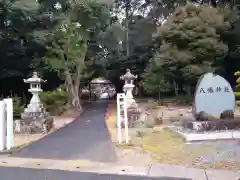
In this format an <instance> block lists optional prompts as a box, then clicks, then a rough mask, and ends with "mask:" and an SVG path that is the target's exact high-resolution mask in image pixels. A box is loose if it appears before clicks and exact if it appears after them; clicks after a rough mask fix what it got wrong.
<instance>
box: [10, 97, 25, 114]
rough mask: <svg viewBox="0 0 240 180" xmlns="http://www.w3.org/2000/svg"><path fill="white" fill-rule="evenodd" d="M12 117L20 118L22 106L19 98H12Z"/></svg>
mask: <svg viewBox="0 0 240 180" xmlns="http://www.w3.org/2000/svg"><path fill="white" fill-rule="evenodd" d="M12 99H13V117H14V118H20V117H21V113H22V112H23V111H24V104H23V101H22V99H21V98H20V97H18V96H13V97H12Z"/></svg>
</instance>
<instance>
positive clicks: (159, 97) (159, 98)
mask: <svg viewBox="0 0 240 180" xmlns="http://www.w3.org/2000/svg"><path fill="white" fill-rule="evenodd" d="M158 104H159V105H161V91H160V90H158Z"/></svg>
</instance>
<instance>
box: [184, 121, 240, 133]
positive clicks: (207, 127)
mask: <svg viewBox="0 0 240 180" xmlns="http://www.w3.org/2000/svg"><path fill="white" fill-rule="evenodd" d="M184 128H186V129H190V130H193V131H196V132H204V131H216V130H236V129H240V119H215V120H211V121H192V122H186V123H185V124H184Z"/></svg>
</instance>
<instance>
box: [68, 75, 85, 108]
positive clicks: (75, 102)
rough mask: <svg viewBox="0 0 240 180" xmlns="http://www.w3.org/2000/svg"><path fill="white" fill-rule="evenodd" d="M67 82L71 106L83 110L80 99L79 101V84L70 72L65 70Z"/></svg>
mask: <svg viewBox="0 0 240 180" xmlns="http://www.w3.org/2000/svg"><path fill="white" fill-rule="evenodd" d="M64 74H65V81H66V85H67V88H68V91H69V94H70V96H69V98H70V99H69V101H70V103H71V105H72V106H73V107H75V108H78V109H79V110H82V107H81V103H80V99H79V84H78V83H77V84H76V83H74V82H73V79H72V76H71V74H70V72H69V71H68V70H65V72H64Z"/></svg>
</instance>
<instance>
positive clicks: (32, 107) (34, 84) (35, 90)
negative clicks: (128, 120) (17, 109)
mask: <svg viewBox="0 0 240 180" xmlns="http://www.w3.org/2000/svg"><path fill="white" fill-rule="evenodd" d="M24 82H25V83H28V84H30V89H28V91H29V92H30V93H32V98H31V100H30V102H29V104H28V106H27V108H26V109H25V112H27V113H34V114H32V115H33V116H35V117H36V118H37V116H39V115H40V113H43V105H42V103H41V101H40V98H39V93H40V92H42V89H41V83H43V82H46V80H43V79H41V78H40V77H39V76H38V73H37V72H34V73H33V76H32V77H31V78H28V79H24Z"/></svg>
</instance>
